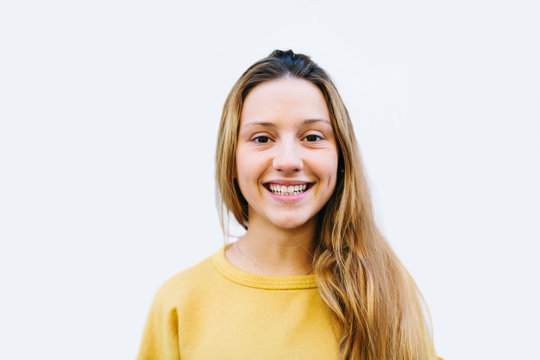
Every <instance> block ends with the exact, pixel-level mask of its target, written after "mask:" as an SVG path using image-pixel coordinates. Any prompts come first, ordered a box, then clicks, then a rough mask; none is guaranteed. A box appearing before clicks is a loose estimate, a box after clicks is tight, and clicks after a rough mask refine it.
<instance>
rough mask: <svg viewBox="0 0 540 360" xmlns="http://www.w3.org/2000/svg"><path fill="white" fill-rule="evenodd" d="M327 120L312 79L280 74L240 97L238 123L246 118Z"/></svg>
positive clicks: (259, 119)
mask: <svg viewBox="0 0 540 360" xmlns="http://www.w3.org/2000/svg"><path fill="white" fill-rule="evenodd" d="M306 119H322V120H327V121H330V116H329V113H328V107H327V106H326V102H325V100H324V96H323V94H322V92H321V91H320V90H319V88H318V87H317V86H315V85H314V84H313V83H311V82H309V81H307V80H303V79H298V78H288V77H286V78H280V79H277V80H271V81H266V82H263V83H262V84H259V85H257V86H256V87H255V88H253V89H252V90H251V91H250V92H249V93H248V95H247V97H246V99H245V100H244V105H243V107H242V113H241V117H240V125H242V124H245V123H246V122H249V121H270V122H279V121H286V122H290V121H300V120H301V121H303V120H306Z"/></svg>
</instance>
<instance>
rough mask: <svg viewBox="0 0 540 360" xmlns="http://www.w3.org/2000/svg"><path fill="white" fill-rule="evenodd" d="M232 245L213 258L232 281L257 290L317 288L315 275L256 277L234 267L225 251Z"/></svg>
mask: <svg viewBox="0 0 540 360" xmlns="http://www.w3.org/2000/svg"><path fill="white" fill-rule="evenodd" d="M228 246H230V245H225V246H223V247H222V248H221V249H220V250H219V251H218V252H216V253H215V254H214V255H213V256H212V262H213V264H214V266H215V268H216V270H217V271H218V272H219V273H220V274H221V275H223V276H224V277H225V278H227V279H228V280H230V281H233V282H235V283H237V284H240V285H243V286H248V287H252V288H257V289H267V290H301V289H313V288H316V287H317V281H316V280H315V275H313V274H312V275H298V276H263V275H255V274H250V273H248V272H245V271H243V270H240V269H238V268H236V267H234V265H233V264H231V263H230V262H229V260H228V259H227V258H226V257H225V250H226V249H227V248H228Z"/></svg>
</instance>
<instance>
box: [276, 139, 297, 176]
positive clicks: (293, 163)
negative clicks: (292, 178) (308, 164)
mask: <svg viewBox="0 0 540 360" xmlns="http://www.w3.org/2000/svg"><path fill="white" fill-rule="evenodd" d="M275 151H276V152H275V153H274V159H273V160H272V166H273V167H274V169H275V170H277V171H279V172H282V173H297V172H300V171H302V169H303V168H304V161H303V160H302V155H301V149H300V148H299V146H298V144H296V143H295V142H292V141H288V142H285V141H283V142H280V143H278V144H277V145H276V147H275Z"/></svg>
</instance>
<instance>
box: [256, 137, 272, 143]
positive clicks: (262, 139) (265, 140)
mask: <svg viewBox="0 0 540 360" xmlns="http://www.w3.org/2000/svg"><path fill="white" fill-rule="evenodd" d="M253 141H255V142H256V143H257V144H266V143H268V142H269V141H270V138H269V137H268V136H257V137H256V138H255V139H253Z"/></svg>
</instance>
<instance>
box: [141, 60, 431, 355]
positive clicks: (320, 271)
mask: <svg viewBox="0 0 540 360" xmlns="http://www.w3.org/2000/svg"><path fill="white" fill-rule="evenodd" d="M216 180H217V189H218V206H219V209H220V213H221V218H222V226H223V227H224V231H225V233H228V216H229V214H232V215H233V216H234V217H235V219H236V220H237V221H238V222H239V223H240V224H241V225H243V226H244V227H245V229H246V233H245V235H244V236H243V237H241V238H240V239H239V240H238V241H236V242H234V243H233V244H227V245H225V246H224V247H223V248H222V249H221V250H220V251H218V252H217V253H216V254H214V255H213V256H212V257H211V258H209V259H207V260H205V261H203V262H201V263H200V264H198V265H196V266H194V267H192V268H190V269H188V270H185V271H183V272H181V273H180V274H178V275H176V276H174V277H173V278H171V279H170V280H169V281H167V282H166V283H165V284H164V285H163V286H162V287H161V288H160V290H159V291H158V293H157V294H156V296H155V298H154V302H153V304H152V307H151V310H150V314H149V316H148V320H147V323H146V327H145V330H144V334H143V339H142V343H141V347H140V352H139V356H138V359H183V360H186V359H198V360H200V359H250V360H252V359H310V360H313V359H321V360H322V359H324V360H328V359H336V360H337V359H347V360H360V359H362V360H365V359H367V360H381V359H392V360H398V359H403V360H405V359H418V360H420V359H422V360H424V359H430V360H431V359H436V354H435V350H434V347H433V342H432V340H431V337H430V333H429V330H428V320H427V319H426V316H425V315H426V312H427V310H426V307H425V306H424V304H423V302H422V300H421V299H422V298H421V295H420V293H419V291H418V289H417V287H416V285H415V283H414V281H413V279H412V278H411V276H410V275H409V274H408V273H407V271H406V270H405V268H404V267H403V265H402V264H401V263H400V261H399V260H398V258H397V257H396V255H395V254H394V252H393V251H392V250H391V248H390V246H389V245H388V243H387V242H386V241H385V239H384V238H383V236H382V235H381V233H380V232H379V230H378V229H377V227H376V226H375V222H374V219H373V213H372V209H371V200H370V195H369V192H368V188H367V185H366V181H365V177H364V174H363V170H362V163H361V160H360V155H359V151H358V147H357V143H356V139H355V136H354V132H353V127H352V124H351V121H350V119H349V115H348V113H347V110H346V108H345V106H344V104H343V102H342V100H341V98H340V96H339V94H338V92H337V90H336V88H335V87H334V85H333V83H332V81H331V80H330V78H329V77H328V75H327V74H326V73H325V71H324V70H323V69H321V68H320V67H319V66H318V65H317V64H315V63H314V62H313V61H311V59H310V58H309V57H307V56H305V55H301V54H295V53H293V52H292V51H290V50H289V51H285V52H284V51H277V50H276V51H274V52H272V54H270V55H269V56H268V57H267V58H265V59H262V60H260V61H258V62H257V63H255V64H254V65H252V66H251V67H250V68H249V69H247V71H246V72H245V73H244V74H243V75H242V76H241V77H240V79H239V80H238V81H237V82H236V84H235V85H234V87H233V89H232V90H231V92H230V94H229V96H228V98H227V100H226V102H225V106H224V108H223V114H222V118H221V125H220V128H219V135H218V143H217V151H216Z"/></svg>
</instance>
